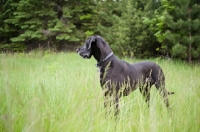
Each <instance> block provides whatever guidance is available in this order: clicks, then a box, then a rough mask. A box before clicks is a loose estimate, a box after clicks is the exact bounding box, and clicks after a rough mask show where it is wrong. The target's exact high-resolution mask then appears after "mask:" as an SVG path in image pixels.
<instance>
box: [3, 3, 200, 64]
mask: <svg viewBox="0 0 200 132" xmlns="http://www.w3.org/2000/svg"><path fill="white" fill-rule="evenodd" d="M0 25H1V26H0V51H2V52H7V51H9V52H24V51H31V50H33V49H37V48H42V49H46V48H51V49H53V50H55V51H67V50H73V49H74V48H75V47H77V46H79V45H81V44H83V43H84V41H85V39H86V38H87V37H89V36H90V35H101V36H102V37H103V38H104V39H105V40H106V41H107V42H108V43H109V44H110V45H111V47H112V49H113V50H114V52H115V53H116V54H118V55H121V56H129V57H138V58H146V57H160V56H163V57H169V58H179V59H182V60H187V61H188V62H192V61H200V1H199V0H148V1H146V0H79V1H75V0H51V1H50V0H0Z"/></svg>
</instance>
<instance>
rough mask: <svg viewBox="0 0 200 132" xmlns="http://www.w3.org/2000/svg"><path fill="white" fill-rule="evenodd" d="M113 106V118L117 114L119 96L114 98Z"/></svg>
mask: <svg viewBox="0 0 200 132" xmlns="http://www.w3.org/2000/svg"><path fill="white" fill-rule="evenodd" d="M113 101H114V102H113V104H114V110H115V113H114V114H115V116H117V115H118V114H119V96H116V97H115V99H114V100H113Z"/></svg>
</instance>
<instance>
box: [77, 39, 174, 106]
mask: <svg viewBox="0 0 200 132" xmlns="http://www.w3.org/2000/svg"><path fill="white" fill-rule="evenodd" d="M77 52H78V54H79V55H81V56H82V57H83V58H88V59H89V58H91V56H92V55H93V56H94V58H95V59H96V60H97V62H98V63H97V66H98V67H99V69H100V83H101V87H102V88H103V89H104V90H105V97H108V96H114V98H115V99H114V102H115V104H116V107H118V101H119V98H120V97H121V96H127V95H129V94H130V93H131V92H132V91H134V90H135V89H136V88H138V87H139V88H140V92H141V93H142V95H143V96H144V98H145V101H146V102H147V103H149V100H150V88H151V86H152V85H154V84H155V86H156V88H157V89H158V90H159V93H160V94H161V95H162V96H163V98H164V102H165V103H166V105H167V107H168V106H169V103H168V94H173V92H171V93H170V92H167V90H166V89H165V77H164V74H163V71H162V69H161V68H160V66H158V65H157V64H155V63H153V62H139V63H135V64H129V63H127V62H124V61H122V60H119V59H118V58H117V57H116V56H115V55H114V54H113V53H112V50H111V48H110V47H109V45H108V44H107V43H106V42H105V41H104V39H103V38H102V37H100V36H91V37H90V38H89V39H88V40H86V43H85V45H84V46H83V47H81V48H79V49H77Z"/></svg>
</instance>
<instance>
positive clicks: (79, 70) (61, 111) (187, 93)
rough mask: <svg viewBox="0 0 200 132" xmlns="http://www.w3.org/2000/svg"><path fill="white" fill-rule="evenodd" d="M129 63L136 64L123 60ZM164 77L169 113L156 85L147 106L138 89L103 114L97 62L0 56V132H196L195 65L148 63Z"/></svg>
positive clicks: (199, 92) (199, 118) (198, 87)
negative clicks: (113, 111) (115, 109)
mask: <svg viewBox="0 0 200 132" xmlns="http://www.w3.org/2000/svg"><path fill="white" fill-rule="evenodd" d="M124 59H125V60H126V61H128V62H131V63H134V62H138V61H141V60H138V59H129V58H124ZM151 61H153V62H156V63H157V64H159V65H160V66H161V67H162V69H163V71H164V74H165V77H166V88H167V90H168V91H173V92H175V94H174V95H170V96H169V103H170V110H167V108H166V107H165V105H164V103H163V100H162V98H161V97H160V95H159V94H158V92H157V91H156V88H155V87H152V89H151V102H150V107H148V106H147V104H146V103H145V101H144V99H143V98H142V95H141V94H140V92H139V90H136V91H134V92H133V93H131V94H130V95H129V96H127V97H123V98H121V100H120V114H119V117H118V120H115V119H114V118H113V116H112V114H110V115H107V116H105V113H106V110H105V109H104V105H103V99H104V98H103V93H102V90H101V87H100V84H99V72H97V67H95V64H96V61H95V60H94V58H92V59H89V60H88V59H82V58H81V57H80V56H78V55H77V54H76V53H42V52H36V53H34V52H31V53H28V54H23V53H16V54H0V131H1V132H199V131H200V66H199V65H197V64H195V65H194V64H193V65H188V64H187V63H184V62H181V61H174V60H162V59H159V58H157V59H151Z"/></svg>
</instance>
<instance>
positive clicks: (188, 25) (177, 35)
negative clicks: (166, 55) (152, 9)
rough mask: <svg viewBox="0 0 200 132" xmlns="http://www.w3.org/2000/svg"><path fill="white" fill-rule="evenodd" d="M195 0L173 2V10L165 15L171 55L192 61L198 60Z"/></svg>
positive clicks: (199, 11)
mask: <svg viewBox="0 0 200 132" xmlns="http://www.w3.org/2000/svg"><path fill="white" fill-rule="evenodd" d="M198 2H199V1H197V0H196V1H195V0H193V1H192V0H189V1H188V0H176V1H173V3H172V4H173V5H174V6H175V9H174V10H172V11H171V12H169V14H168V15H166V18H165V23H166V24H167V27H168V29H169V30H168V31H166V39H167V40H168V41H169V42H170V43H172V45H173V47H172V52H171V53H172V55H173V56H175V57H180V58H184V59H186V58H187V60H188V62H191V61H192V58H194V59H195V58H198V57H199V56H200V52H199V47H200V45H199V40H200V39H199V37H198V36H199V33H200V22H199V21H200V8H199V5H198V4H197V3H198Z"/></svg>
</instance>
